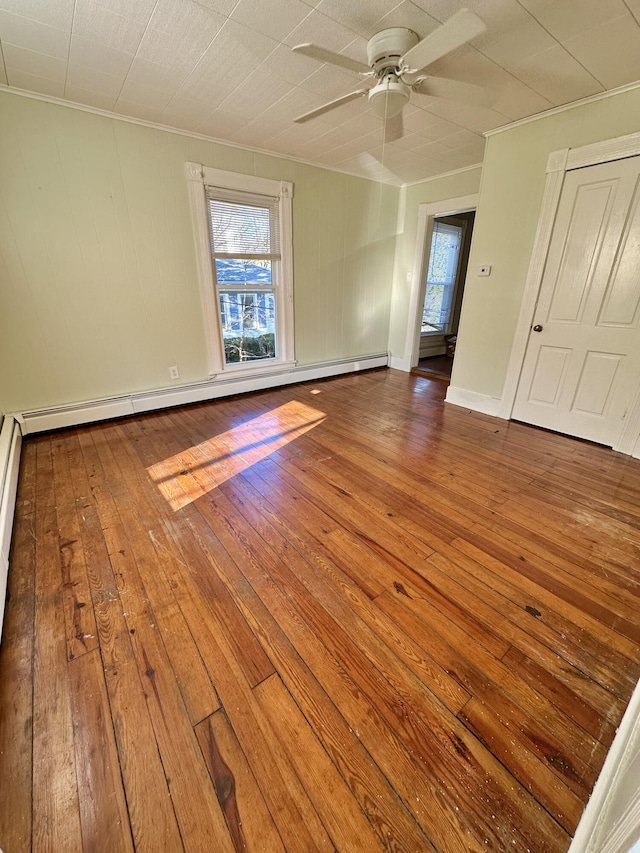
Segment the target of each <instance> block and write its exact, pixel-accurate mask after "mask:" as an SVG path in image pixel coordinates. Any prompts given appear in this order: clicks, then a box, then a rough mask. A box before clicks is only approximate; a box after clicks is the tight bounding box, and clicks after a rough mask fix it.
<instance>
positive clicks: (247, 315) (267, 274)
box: [187, 163, 293, 374]
mask: <svg viewBox="0 0 640 853" xmlns="http://www.w3.org/2000/svg"><path fill="white" fill-rule="evenodd" d="M187 175H188V177H189V178H190V186H191V187H192V190H191V199H192V206H193V212H194V218H195V221H196V228H197V231H198V234H197V238H198V247H199V258H200V268H201V269H200V273H201V279H202V282H201V292H202V296H203V307H204V312H205V325H206V328H207V342H208V346H209V362H210V373H212V374H213V373H217V372H219V371H238V370H243V369H258V368H260V367H263V368H264V367H269V368H272V367H273V368H274V369H277V368H278V367H280V366H281V367H288V366H291V365H292V363H293V311H292V276H291V195H292V186H291V184H289V183H287V182H284V181H283V182H281V181H272V180H268V179H264V178H255V177H252V176H249V175H241V174H238V173H235V172H221V171H220V170H217V169H209V168H207V167H202V166H200V165H198V164H193V163H189V164H187ZM197 184H200V185H201V186H200V187H197V186H196V185H197ZM205 239H206V243H205ZM205 253H206V254H205Z"/></svg>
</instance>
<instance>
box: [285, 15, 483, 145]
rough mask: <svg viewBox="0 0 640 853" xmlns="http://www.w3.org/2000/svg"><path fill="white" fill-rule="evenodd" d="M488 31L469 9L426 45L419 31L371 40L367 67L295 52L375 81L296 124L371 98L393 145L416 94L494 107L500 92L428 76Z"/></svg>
mask: <svg viewBox="0 0 640 853" xmlns="http://www.w3.org/2000/svg"><path fill="white" fill-rule="evenodd" d="M485 29H486V26H485V23H484V21H482V20H481V19H480V18H479V17H478V16H477V15H475V14H474V13H473V12H470V11H468V10H467V9H461V10H460V11H459V12H456V14H455V15H453V17H451V18H449V19H448V20H447V21H445V23H444V24H442V25H441V26H439V27H438V28H437V29H436V30H434V31H433V32H432V33H430V34H429V35H428V36H426V38H423V39H422V40H421V39H420V37H419V36H418V35H416V33H414V32H413V30H409V29H406V28H405V27H391V28H390V29H386V30H382V31H381V32H379V33H376V34H375V35H374V36H372V37H371V38H370V39H369V42H368V44H367V63H368V64H367V65H365V64H364V62H358V60H356V59H351V57H349V56H343V55H342V54H340V53H334V52H333V51H331V50H326V49H325V48H323V47H319V46H318V45H315V44H299V45H296V46H295V47H293V48H292V50H293V51H295V52H296V53H302V54H304V55H305V56H309V57H311V58H312V59H317V60H318V61H320V62H329V63H331V64H332V65H337V66H339V67H340V68H346V69H347V70H348V71H354V72H355V73H356V74H360V75H361V76H362V77H367V78H369V79H370V80H372V81H375V82H374V84H373V86H366V87H364V88H362V89H358V90H357V91H355V92H350V93H349V94H348V95H342V97H340V98H336V99H335V100H334V101H329V103H327V104H323V105H322V106H321V107H318V108H317V109H315V110H311V111H310V112H308V113H305V114H304V115H301V116H298V118H296V119H294V121H295V122H298V123H302V122H305V121H310V120H311V119H314V118H316V117H317V116H320V115H323V114H324V113H327V112H329V111H330V110H333V109H335V108H336V107H340V106H342V104H347V103H349V101H354V100H356V99H357V98H361V97H363V96H364V95H367V98H368V101H369V105H370V106H371V107H372V108H373V111H374V112H375V113H376V115H378V116H380V118H381V119H383V120H384V122H385V141H387V142H393V141H394V140H396V139H399V138H400V137H401V136H402V134H403V127H402V109H403V107H404V106H405V105H406V104H407V103H409V98H410V96H411V93H412V92H416V93H417V94H419V95H430V96H432V97H436V98H451V99H452V100H459V101H466V102H468V103H472V104H476V105H478V106H489V105H490V104H492V103H493V101H494V100H495V93H494V92H493V91H491V90H490V89H485V88H484V87H482V86H476V85H474V84H472V83H463V82H461V81H459V80H449V79H447V78H445V77H436V76H431V75H429V74H427V69H428V68H429V66H430V65H432V64H433V63H434V62H436V60H438V59H440V58H441V57H442V56H445V55H446V54H447V53H450V52H451V51H452V50H455V49H456V48H457V47H460V46H461V45H463V44H466V42H468V41H469V40H470V39H472V38H475V36H478V35H480V33H482V32H484V30H485Z"/></svg>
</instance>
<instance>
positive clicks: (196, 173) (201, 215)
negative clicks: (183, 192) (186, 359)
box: [186, 162, 296, 379]
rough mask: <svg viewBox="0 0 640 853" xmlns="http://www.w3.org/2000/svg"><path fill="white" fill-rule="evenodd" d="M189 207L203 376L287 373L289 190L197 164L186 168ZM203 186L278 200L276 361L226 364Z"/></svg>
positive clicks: (290, 345) (291, 362)
mask: <svg viewBox="0 0 640 853" xmlns="http://www.w3.org/2000/svg"><path fill="white" fill-rule="evenodd" d="M186 174H187V185H188V188H189V201H190V204H191V215H192V218H193V230H194V236H195V243H196V259H197V266H198V281H199V284H200V299H201V302H202V317H203V323H204V331H205V341H206V348H207V372H208V374H209V379H213V378H215V377H216V376H217V375H218V374H222V373H224V375H225V376H229V375H231V374H233V375H234V376H239V375H243V374H247V375H249V374H250V375H255V374H256V373H261V372H267V373H274V372H277V371H279V370H290V369H291V367H293V366H295V364H296V362H295V357H294V335H293V229H292V210H291V199H292V197H293V184H292V183H290V182H289V181H273V180H270V179H269V178H258V177H255V176H254V175H243V174H241V173H240V172H225V171H223V170H221V169H212V168H209V167H208V166H203V165H202V164H201V163H190V162H188V163H187V164H186ZM205 186H214V187H222V188H223V189H229V190H237V191H238V192H251V193H256V194H259V195H266V196H271V197H272V198H279V199H280V204H279V208H280V236H281V242H282V246H281V253H282V258H281V261H280V270H281V276H280V281H279V284H278V287H277V288H276V289H275V292H276V341H277V346H278V357H277V358H268V359H260V360H257V361H255V362H252V363H251V364H247V363H246V362H239V363H238V364H225V359H224V344H223V340H222V334H221V326H220V321H219V319H218V318H219V316H220V308H219V302H218V293H217V285H216V282H215V277H214V274H213V264H212V261H211V242H210V239H209V220H208V216H207V203H206V197H205Z"/></svg>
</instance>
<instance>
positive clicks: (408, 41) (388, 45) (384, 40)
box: [367, 27, 420, 76]
mask: <svg viewBox="0 0 640 853" xmlns="http://www.w3.org/2000/svg"><path fill="white" fill-rule="evenodd" d="M419 41H420V38H419V36H417V35H416V33H414V32H413V30H408V29H406V27H391V28H390V29H388V30H381V31H380V32H379V33H376V34H375V35H374V36H372V37H371V38H370V39H369V42H368V44H367V61H368V63H369V65H370V66H371V68H373V70H374V71H375V73H376V74H377V75H378V76H381V75H382V74H383V73H384V72H385V70H387V69H393V70H395V71H396V73H397V72H398V70H399V69H400V60H401V59H402V57H403V56H404V55H405V53H407V51H409V50H411V48H412V47H415V45H417V44H418V42H419Z"/></svg>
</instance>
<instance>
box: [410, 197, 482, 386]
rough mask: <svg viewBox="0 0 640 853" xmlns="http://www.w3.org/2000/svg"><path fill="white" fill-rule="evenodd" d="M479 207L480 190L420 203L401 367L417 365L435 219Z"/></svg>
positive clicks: (467, 211)
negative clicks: (442, 199)
mask: <svg viewBox="0 0 640 853" xmlns="http://www.w3.org/2000/svg"><path fill="white" fill-rule="evenodd" d="M477 207H478V194H477V193H474V194H473V195H464V196H458V197H457V198H449V199H445V200H444V201H434V202H427V203H424V204H421V205H420V206H419V207H418V228H417V231H416V248H415V252H414V257H413V270H412V273H411V292H410V294H409V311H408V317H407V334H406V338H405V351H404V358H403V359H402V366H401V367H400V369H401V370H405V371H407V372H408V371H409V370H411V368H412V367H415V366H416V365H417V363H418V360H419V357H420V329H421V328H422V306H423V304H424V294H425V290H426V287H427V270H428V269H429V258H430V256H431V237H432V235H433V223H434V220H435V218H436V217H437V216H454V215H455V214H456V213H469V211H471V210H476V209H477Z"/></svg>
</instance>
